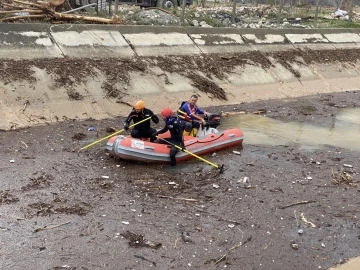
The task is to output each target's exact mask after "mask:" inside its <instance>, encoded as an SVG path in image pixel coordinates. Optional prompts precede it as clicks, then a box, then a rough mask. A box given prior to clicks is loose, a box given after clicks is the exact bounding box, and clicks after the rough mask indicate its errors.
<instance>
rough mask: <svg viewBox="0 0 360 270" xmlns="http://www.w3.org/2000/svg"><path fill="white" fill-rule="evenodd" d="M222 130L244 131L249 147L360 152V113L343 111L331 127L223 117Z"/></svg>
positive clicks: (260, 117) (248, 116)
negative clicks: (297, 146)
mask: <svg viewBox="0 0 360 270" xmlns="http://www.w3.org/2000/svg"><path fill="white" fill-rule="evenodd" d="M221 121H222V123H221V128H222V129H226V128H230V127H238V128H241V129H242V130H243V132H244V138H245V141H246V143H247V144H263V145H290V144H294V143H298V144H301V145H302V148H303V149H309V150H312V149H319V148H321V147H322V146H323V145H332V146H337V147H343V148H346V149H350V150H355V151H360V139H359V138H360V109H359V108H356V109H341V110H339V112H338V113H337V115H336V117H335V119H334V121H333V122H332V123H331V124H330V125H328V126H319V125H313V124H309V123H301V122H283V121H279V120H276V119H271V118H269V117H266V116H264V115H255V114H240V115H234V116H228V117H223V118H222V120H221Z"/></svg>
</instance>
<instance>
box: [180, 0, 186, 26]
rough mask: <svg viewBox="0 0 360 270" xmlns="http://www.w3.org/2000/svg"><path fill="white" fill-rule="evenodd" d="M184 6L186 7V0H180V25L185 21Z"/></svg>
mask: <svg viewBox="0 0 360 270" xmlns="http://www.w3.org/2000/svg"><path fill="white" fill-rule="evenodd" d="M185 7H186V0H182V3H181V15H180V22H181V25H184V23H185Z"/></svg>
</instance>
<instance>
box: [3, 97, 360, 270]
mask: <svg viewBox="0 0 360 270" xmlns="http://www.w3.org/2000/svg"><path fill="white" fill-rule="evenodd" d="M344 106H348V107H360V92H359V91H352V92H345V93H337V94H336V93H333V94H324V95H316V96H308V97H303V98H298V99H287V100H270V101H266V102H265V101H260V102H257V103H246V104H238V105H236V106H231V107H217V108H208V110H212V111H215V110H216V111H221V110H222V111H231V112H236V111H247V112H253V111H258V110H265V111H266V112H267V113H266V114H265V115H266V116H267V117H274V118H277V119H280V120H283V121H288V120H292V121H301V122H312V123H316V124H318V125H329V123H330V122H331V119H333V118H334V116H335V115H336V111H337V109H338V108H341V107H344ZM123 120H124V119H123V118H115V119H109V120H104V121H96V120H87V121H65V122H62V123H58V124H51V125H44V126H39V127H33V128H29V129H22V130H18V131H8V132H1V133H0V138H1V140H0V151H1V153H2V155H1V157H0V162H1V163H0V164H1V165H0V171H1V190H0V208H1V215H0V233H1V240H0V250H1V253H2V256H1V259H0V265H1V268H2V269H16V270H17V269H149V268H151V267H153V268H156V269H192V268H194V269H220V268H221V269H223V268H224V267H225V266H226V267H227V268H230V269H297V270H298V269H319V268H321V269H327V268H329V267H331V266H333V265H335V264H337V263H339V262H344V261H345V260H347V259H348V258H350V257H354V256H358V255H359V248H360V231H359V226H360V223H359V210H358V208H359V199H358V197H359V192H360V188H359V186H358V183H359V181H360V179H359V167H360V159H359V153H358V152H353V151H351V150H346V149H340V148H335V147H332V146H324V148H323V149H319V150H314V151H313V152H311V151H310V152H305V151H304V150H301V149H300V145H297V144H293V145H291V146H263V145H260V144H259V145H249V144H247V143H246V134H245V140H244V145H243V149H242V150H241V155H235V154H233V152H232V151H233V150H240V149H229V150H224V151H221V152H218V153H216V155H214V156H213V155H208V156H206V157H205V158H207V159H209V160H211V161H213V162H216V163H219V164H224V165H225V167H226V170H225V172H224V173H223V174H218V172H217V171H216V170H213V169H212V168H211V167H209V166H208V165H207V164H205V163H202V162H200V161H198V160H191V161H189V162H186V163H183V164H179V166H177V168H176V169H174V170H170V168H169V166H168V165H167V164H164V165H144V164H137V163H130V162H125V161H120V160H115V159H113V158H110V157H109V156H108V155H107V154H106V153H105V152H104V144H99V145H96V146H94V147H93V148H91V149H90V150H89V151H86V152H80V153H78V152H77V151H78V150H79V148H80V147H82V146H84V145H86V144H88V143H90V142H92V141H95V140H97V139H99V138H102V137H104V136H106V135H108V133H106V129H107V127H110V126H115V127H118V126H120V125H121V124H122V122H123ZM159 126H161V123H160V125H159ZM89 127H94V128H95V130H94V131H88V128H89ZM79 139H80V140H79ZM343 164H351V165H353V168H347V167H344V166H343ZM244 177H248V182H247V183H243V182H239V180H240V179H243V178H244ZM169 182H175V184H174V183H169ZM214 184H215V185H214ZM216 185H217V186H218V188H217V186H216Z"/></svg>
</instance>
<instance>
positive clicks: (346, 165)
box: [343, 164, 354, 168]
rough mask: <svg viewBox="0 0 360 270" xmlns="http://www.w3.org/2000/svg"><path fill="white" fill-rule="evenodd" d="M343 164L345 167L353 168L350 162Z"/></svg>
mask: <svg viewBox="0 0 360 270" xmlns="http://www.w3.org/2000/svg"><path fill="white" fill-rule="evenodd" d="M343 166H344V167H346V168H353V167H354V166H353V165H350V164H344V165H343Z"/></svg>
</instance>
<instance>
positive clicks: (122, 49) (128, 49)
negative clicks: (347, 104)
mask: <svg viewBox="0 0 360 270" xmlns="http://www.w3.org/2000/svg"><path fill="white" fill-rule="evenodd" d="M359 44H360V29H286V30H285V29H280V30H279V29H232V28H195V27H189V28H183V27H161V26H156V27H155V26H154V27H150V26H107V25H106V26H103V25H42V24H0V59H1V58H3V59H34V58H54V57H71V58H102V57H121V58H128V57H133V56H135V55H138V56H162V55H188V54H200V53H227V52H230V53H232V52H242V51H250V50H262V51H281V50H289V49H296V48H309V49H314V50H324V49H339V48H359Z"/></svg>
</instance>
